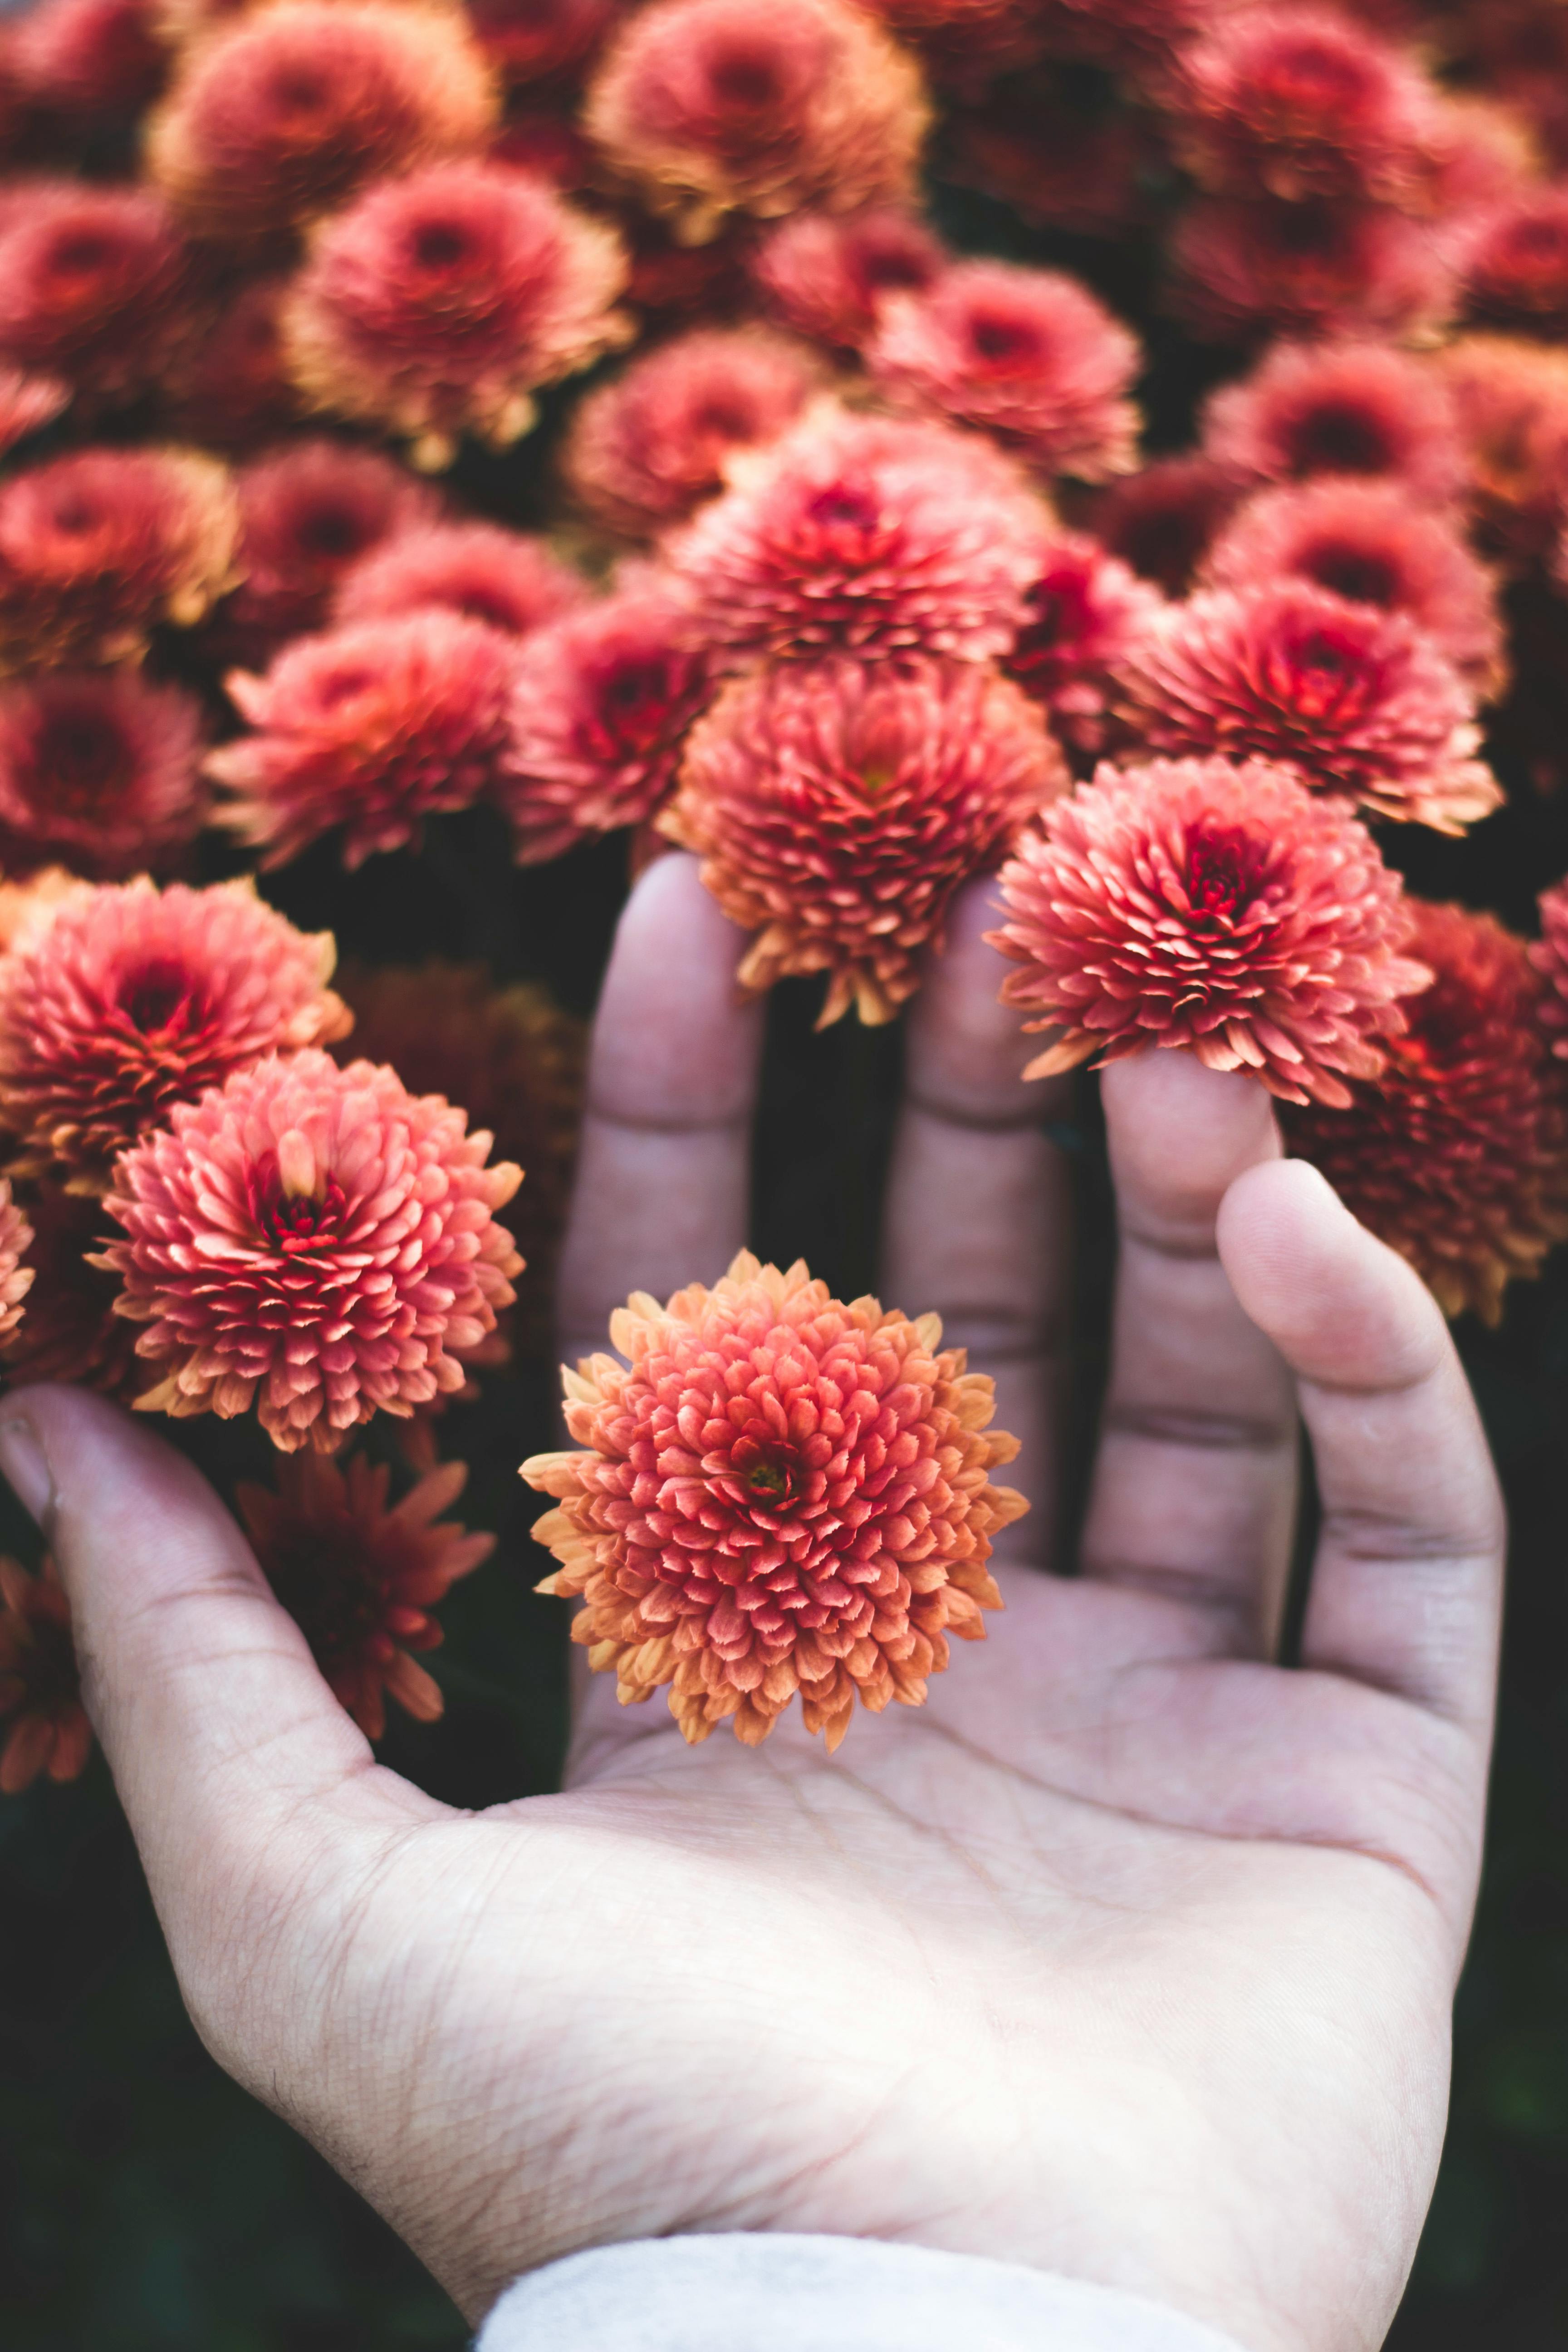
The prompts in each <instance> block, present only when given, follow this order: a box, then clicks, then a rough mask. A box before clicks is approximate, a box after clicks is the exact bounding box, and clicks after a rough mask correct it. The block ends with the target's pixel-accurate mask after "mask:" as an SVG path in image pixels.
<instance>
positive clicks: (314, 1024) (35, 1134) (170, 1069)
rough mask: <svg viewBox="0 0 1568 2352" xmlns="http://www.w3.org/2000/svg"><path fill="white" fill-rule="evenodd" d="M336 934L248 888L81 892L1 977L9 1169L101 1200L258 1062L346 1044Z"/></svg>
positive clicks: (0, 1111)
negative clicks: (183, 1115) (158, 1141)
mask: <svg viewBox="0 0 1568 2352" xmlns="http://www.w3.org/2000/svg"><path fill="white" fill-rule="evenodd" d="M334 955H335V950H334V947H333V943H332V939H331V933H330V932H326V931H322V932H318V933H315V934H310V933H306V932H303V931H298V930H296V929H295V928H294V926H293V924H292V923H290V922H288V921H286V920H285V919H284V918H283V917H282V916H281V915H279V914H278V913H277V912H275V910H274V909H273V908H270V907H268V906H267V905H265V904H264V903H263V901H262V900H261V899H259V898H258V897H257V896H256V892H255V887H254V886H253V885H252V884H251V883H250V882H248V881H244V882H223V883H218V884H216V885H215V886H214V887H212V888H211V889H206V890H193V889H188V888H187V887H185V886H184V884H183V883H179V882H176V883H173V884H171V885H170V887H168V888H167V889H165V890H162V891H160V890H158V889H157V888H155V887H154V886H153V884H152V883H151V882H148V881H145V880H142V881H137V882H129V883H124V884H121V885H119V886H110V885H104V886H102V887H100V888H97V889H93V888H89V887H88V886H87V885H86V884H82V885H80V886H79V887H78V888H77V889H76V890H74V891H73V892H72V893H71V894H70V895H69V896H68V898H63V899H61V900H60V901H59V902H58V906H57V908H56V910H55V912H54V915H53V917H52V919H50V920H48V921H47V922H46V923H45V924H43V926H42V927H41V928H39V929H36V930H29V931H26V932H24V934H23V936H22V938H21V940H19V942H18V944H17V946H16V949H15V950H13V952H12V953H11V954H10V955H8V956H7V957H6V958H5V961H4V962H3V963H0V1125H3V1126H4V1127H5V1129H8V1130H9V1131H10V1133H11V1135H12V1136H13V1137H14V1138H16V1150H15V1152H14V1154H13V1160H12V1165H13V1166H14V1167H15V1168H17V1169H18V1170H20V1171H22V1172H24V1173H26V1174H29V1175H47V1174H49V1173H50V1172H51V1171H54V1172H61V1173H63V1175H64V1177H65V1179H66V1181H67V1182H68V1188H69V1190H70V1191H72V1192H102V1190H103V1189H104V1186H105V1183H106V1181H107V1179H108V1172H109V1170H110V1165H111V1163H112V1162H113V1160H114V1158H115V1155H116V1153H117V1152H120V1151H121V1150H124V1148H125V1147H126V1145H127V1144H129V1143H132V1142H134V1141H135V1139H136V1138H137V1137H138V1136H141V1135H142V1134H144V1133H145V1132H146V1131H147V1130H148V1129H151V1128H154V1127H158V1126H160V1125H162V1124H163V1122H164V1121H165V1120H166V1119H167V1118H168V1117H169V1115H170V1112H171V1111H172V1109H173V1108H174V1105H175V1104H176V1103H182V1102H194V1101H195V1098H196V1097H197V1096H198V1095H200V1094H201V1093H202V1092H203V1091H204V1090H205V1088H206V1087H216V1086H219V1085H221V1084H222V1082H223V1081H224V1079H225V1078H226V1077H227V1076H229V1075H230V1073H231V1072H233V1071H237V1070H244V1069H248V1068H249V1067H250V1066H251V1065H252V1064H254V1063H256V1062H258V1061H260V1060H261V1058H262V1057H263V1055H268V1054H275V1053H279V1052H292V1051H294V1050H296V1049H299V1048H301V1047H304V1046H307V1045H318V1044H322V1043H325V1042H327V1041H329V1040H330V1039H331V1038H333V1037H339V1036H342V1034H343V1033H344V1032H345V1031H346V1029H347V1028H348V1026H349V1014H348V1013H347V1012H346V1010H345V1008H344V1005H343V1002H342V998H341V997H339V996H336V995H334V994H333V992H332V991H331V989H330V988H329V987H328V985H327V982H328V980H329V979H330V977H331V969H332V962H333V959H334Z"/></svg>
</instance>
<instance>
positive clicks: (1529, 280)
mask: <svg viewBox="0 0 1568 2352" xmlns="http://www.w3.org/2000/svg"><path fill="white" fill-rule="evenodd" d="M1460 284H1461V299H1462V302H1463V307H1464V311H1465V315H1466V317H1467V318H1468V319H1471V320H1476V321H1477V322H1478V323H1479V324H1481V325H1484V326H1489V327H1508V328H1511V329H1512V330H1513V331H1514V332H1515V333H1518V334H1526V335H1539V336H1540V337H1541V338H1542V341H1547V342H1558V343H1560V342H1562V341H1564V340H1565V339H1568V185H1563V184H1557V185H1554V186H1552V187H1546V188H1529V189H1526V190H1525V192H1524V193H1523V194H1521V195H1518V196H1516V197H1514V198H1513V199H1512V201H1511V202H1510V203H1508V204H1502V205H1497V206H1495V207H1494V208H1493V209H1492V210H1491V211H1490V212H1489V213H1487V214H1484V215H1482V216H1481V218H1480V219H1479V221H1478V222H1477V223H1476V225H1475V227H1474V230H1473V233H1472V234H1471V236H1469V237H1468V240H1467V245H1466V251H1465V257H1464V262H1463V266H1462V271H1461V279H1460Z"/></svg>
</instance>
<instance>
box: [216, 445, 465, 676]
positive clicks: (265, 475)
mask: <svg viewBox="0 0 1568 2352" xmlns="http://www.w3.org/2000/svg"><path fill="white" fill-rule="evenodd" d="M235 488H236V490H237V492H238V495H239V512H240V538H239V558H238V562H239V568H240V570H241V571H242V572H244V574H245V577H244V579H243V580H242V581H241V583H240V584H239V586H238V587H237V589H236V590H235V592H234V593H233V595H232V596H229V597H227V598H226V599H225V602H224V606H223V610H222V612H221V613H219V614H216V615H215V622H216V628H217V632H218V635H219V638H220V642H221V644H222V647H223V650H224V652H225V653H226V655H227V656H229V658H231V659H236V660H240V661H244V662H256V661H269V660H270V659H271V657H272V656H273V655H274V654H275V653H276V652H278V650H279V647H280V646H282V645H283V644H284V643H285V642H286V641H287V640H288V639H289V637H297V636H300V635H302V634H303V633H304V632H305V631H306V630H307V629H320V628H321V627H323V626H324V625H326V622H327V620H328V618H329V617H330V615H331V604H332V594H333V591H334V590H335V589H336V587H337V585H338V583H339V581H340V580H341V579H342V577H343V574H344V573H345V572H347V571H348V569H349V567H350V565H351V564H354V563H357V562H359V560H360V558H361V557H362V556H363V555H368V554H369V553H370V551H372V549H374V548H377V547H380V546H382V545H383V544H384V542H385V541H388V540H390V539H394V538H395V537H397V536H398V534H399V533H401V532H403V531H405V530H414V529H415V528H416V526H417V525H418V524H421V523H428V522H433V521H434V520H436V517H437V515H438V514H439V512H440V503H439V500H438V499H437V495H436V493H435V491H434V490H432V489H431V488H430V487H429V485H428V483H426V482H420V481H416V480H415V478H413V476H412V475H410V474H409V472H408V471H407V469H406V467H403V466H399V465H397V464H396V463H395V461H394V460H393V459H392V458H391V457H384V456H383V455H382V453H381V451H380V450H378V449H356V448H354V447H353V446H350V445H349V444H348V443H346V442H342V441H331V440H328V439H326V438H325V437H320V438H318V437H316V436H311V437H310V438H309V439H307V440H303V441H293V442H289V443H288V444H286V445H285V446H284V447H282V448H280V449H275V450H272V451H270V452H268V454H267V455H266V456H264V457H253V458H252V459H251V461H250V463H249V464H248V465H247V466H242V467H240V468H239V469H238V471H237V474H236V475H235Z"/></svg>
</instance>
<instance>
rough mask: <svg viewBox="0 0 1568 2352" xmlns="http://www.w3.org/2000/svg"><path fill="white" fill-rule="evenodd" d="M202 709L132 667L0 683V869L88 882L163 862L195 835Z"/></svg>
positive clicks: (40, 673)
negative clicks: (44, 871) (51, 870)
mask: <svg viewBox="0 0 1568 2352" xmlns="http://www.w3.org/2000/svg"><path fill="white" fill-rule="evenodd" d="M202 748H203V738H202V712H201V706H200V704H199V703H198V702H197V701H196V700H195V697H194V696H192V695H189V694H186V693H185V692H184V690H183V689H182V688H179V687H177V686H155V685H153V684H151V683H150V682H149V681H148V680H147V679H146V678H144V677H142V675H141V673H140V672H139V671H137V670H68V669H52V670H51V669H46V670H37V671H34V672H33V674H32V675H31V676H30V677H22V678H15V679H11V680H8V681H6V682H5V683H4V684H0V866H4V867H5V869H6V870H7V871H8V872H10V873H17V872H21V873H26V872H29V871H31V870H32V869H33V868H34V867H37V866H48V865H51V864H53V863H55V862H56V861H63V862H64V863H66V864H67V865H69V866H72V867H74V868H75V870H76V871H77V872H78V873H79V874H86V875H90V876H91V877H94V878H95V879H99V880H106V881H107V880H112V879H114V878H116V877H121V876H124V875H130V874H137V873H141V872H142V871H144V870H145V869H146V868H147V867H149V866H163V865H166V864H167V862H168V860H169V858H170V856H171V855H172V854H174V852H176V851H178V850H179V849H181V848H183V847H184V845H186V844H187V843H188V842H190V841H191V840H192V839H193V838H194V837H195V834H196V832H197V831H198V829H199V827H200V825H201V823H202V817H203V813H204V795H203V793H202V790H201V785H200V781H199V772H200V767H201V757H202Z"/></svg>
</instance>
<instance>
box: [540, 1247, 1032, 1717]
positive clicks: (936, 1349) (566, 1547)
mask: <svg viewBox="0 0 1568 2352" xmlns="http://www.w3.org/2000/svg"><path fill="white" fill-rule="evenodd" d="M610 1339H611V1343H612V1345H613V1346H615V1347H616V1348H617V1349H620V1351H621V1353H622V1354H623V1355H624V1356H626V1358H627V1359H628V1360H629V1365H630V1369H629V1370H628V1369H627V1366H626V1364H620V1363H617V1362H616V1360H615V1358H614V1357H613V1356H594V1357H591V1358H590V1359H589V1360H587V1361H586V1362H584V1363H583V1364H581V1365H580V1366H579V1367H578V1370H577V1371H576V1372H575V1373H571V1372H568V1373H567V1375H566V1409H565V1410H566V1426H567V1428H568V1430H569V1431H570V1432H571V1434H572V1435H573V1437H574V1438H575V1439H576V1441H577V1443H578V1444H579V1445H580V1446H582V1447H584V1449H585V1450H584V1451H583V1452H581V1453H564V1454H535V1455H534V1456H533V1458H532V1459H531V1461H529V1462H525V1463H524V1464H523V1465H522V1475H523V1476H524V1477H525V1478H526V1479H527V1480H528V1483H529V1484H530V1486H536V1487H539V1488H541V1489H542V1491H543V1492H544V1493H546V1494H549V1495H552V1496H554V1497H555V1498H556V1503H557V1507H556V1508H555V1509H554V1510H551V1511H547V1512H546V1513H545V1515H544V1517H542V1519H540V1520H539V1521H538V1523H537V1524H536V1526H535V1528H534V1530H533V1532H534V1536H535V1538H536V1539H537V1540H538V1541H539V1542H541V1543H542V1544H547V1545H548V1546H549V1548H550V1549H551V1550H552V1552H553V1553H554V1555H555V1558H556V1559H558V1560H559V1561H560V1562H561V1566H560V1568H559V1569H558V1570H556V1571H555V1573H554V1574H553V1575H552V1576H549V1577H547V1578H546V1579H545V1580H544V1582H543V1583H542V1585H541V1586H540V1591H542V1592H552V1593H555V1594H558V1595H560V1596H561V1597H562V1598H563V1599H569V1598H575V1597H577V1596H578V1595H579V1594H580V1595H582V1596H584V1600H585V1602H586V1606H585V1607H584V1609H583V1610H582V1611H581V1612H579V1614H578V1616H577V1617H576V1619H575V1620H574V1623H573V1627H572V1638H573V1640H574V1641H575V1642H580V1643H583V1644H584V1647H585V1648H586V1649H587V1652H588V1662H589V1664H590V1665H592V1666H594V1667H595V1668H597V1669H599V1670H600V1671H605V1670H609V1669H613V1670H614V1672H615V1674H616V1679H617V1682H618V1685H619V1696H620V1698H621V1700H622V1702H623V1703H627V1702H632V1701H636V1700H638V1699H644V1698H647V1696H649V1695H650V1693H652V1692H653V1691H655V1690H658V1689H660V1688H662V1687H665V1686H668V1690H669V1709H670V1713H671V1714H672V1715H673V1716H674V1717H675V1719H676V1721H677V1723H678V1724H679V1726H680V1729H681V1732H682V1735H683V1736H684V1737H685V1738H687V1739H689V1740H691V1741H697V1740H701V1739H706V1738H707V1737H708V1735H709V1733H710V1731H711V1730H712V1729H713V1728H714V1727H715V1725H717V1724H720V1723H723V1722H725V1721H726V1720H729V1721H731V1722H732V1723H733V1725H734V1727H735V1731H736V1735H737V1737H738V1738H741V1739H742V1740H744V1741H745V1742H746V1744H747V1746H748V1747H754V1746H756V1744H757V1743H758V1742H759V1741H760V1740H763V1739H765V1738H767V1736H768V1733H769V1732H770V1731H771V1730H772V1729H773V1725H774V1723H775V1722H776V1721H777V1719H778V1717H779V1716H780V1715H782V1714H783V1712H784V1709H785V1707H787V1706H788V1705H789V1703H790V1701H791V1699H793V1698H794V1697H795V1694H796V1693H797V1692H798V1693H799V1695H800V1699H801V1707H802V1713H803V1716H804V1719H805V1727H806V1729H807V1730H808V1731H812V1732H816V1731H821V1732H823V1733H825V1734H826V1740H827V1745H828V1747H829V1748H837V1745H838V1742H839V1741H840V1740H841V1739H842V1738H843V1737H844V1734H845V1732H846V1731H847V1729H848V1727H849V1720H850V1717H851V1716H852V1715H853V1713H854V1711H855V1702H856V1700H857V1698H858V1700H859V1701H860V1704H861V1705H862V1706H868V1707H870V1708H871V1709H872V1710H873V1711H874V1712H878V1711H879V1710H880V1709H881V1708H882V1707H884V1706H887V1705H888V1703H889V1700H893V1699H896V1700H898V1701H900V1703H901V1704H902V1705H904V1706H920V1705H921V1702H922V1701H923V1699H924V1697H925V1696H926V1682H927V1677H928V1676H929V1675H933V1674H939V1673H941V1672H942V1669H943V1668H944V1667H945V1666H946V1664H947V1663H948V1648H947V1636H948V1635H949V1634H956V1635H957V1636H958V1637H959V1638H960V1640H963V1641H978V1640H981V1639H983V1638H984V1631H985V1628H984V1620H983V1617H982V1614H981V1612H983V1611H984V1610H986V1609H999V1608H1000V1607H1001V1605H1002V1601H1001V1595H1000V1593H999V1592H998V1591H997V1590H996V1586H995V1583H994V1580H993V1579H992V1577H991V1576H990V1574H989V1572H988V1571H987V1569H986V1566H985V1563H986V1560H987V1559H989V1558H990V1554H991V1538H992V1537H993V1536H994V1534H995V1532H996V1531H997V1529H998V1528H1004V1527H1005V1526H1006V1525H1007V1524H1008V1523H1009V1521H1011V1520H1013V1519H1016V1518H1017V1517H1020V1516H1021V1514H1022V1513H1023V1512H1024V1511H1025V1510H1026V1508H1027V1505H1026V1502H1025V1500H1024V1497H1023V1496H1021V1495H1019V1494H1017V1493H1016V1492H1015V1490H1014V1489H1012V1488H1011V1487H1007V1486H993V1485H992V1484H991V1473H992V1472H993V1470H995V1469H997V1468H999V1467H1000V1466H1001V1465H1002V1464H1004V1463H1005V1462H1010V1461H1012V1460H1013V1459H1014V1457H1015V1455H1016V1453H1017V1451H1018V1443H1017V1440H1016V1438H1013V1437H1009V1436H1007V1435H1005V1433H1003V1432H1002V1431H1000V1430H992V1429H991V1428H990V1422H991V1416H992V1414H993V1412H994V1410H995V1404H994V1393H993V1383H992V1382H991V1381H990V1380H989V1379H987V1378H986V1377H985V1376H984V1374H983V1373H978V1372H971V1371H968V1370H966V1369H965V1358H964V1353H963V1349H947V1350H945V1351H942V1325H941V1323H940V1322H939V1321H938V1319H937V1318H936V1317H935V1316H934V1315H923V1316H921V1318H920V1319H919V1320H918V1321H915V1322H911V1321H910V1318H909V1317H908V1316H905V1315H900V1314H898V1313H896V1312H889V1311H888V1310H886V1309H884V1308H883V1307H881V1306H880V1305H879V1303H878V1301H877V1300H876V1299H874V1298H858V1299H856V1300H854V1301H853V1302H852V1303H851V1304H850V1305H848V1306H843V1305H840V1304H839V1302H838V1301H837V1300H836V1299H833V1298H830V1297H829V1296H828V1292H827V1286H826V1283H821V1282H813V1281H812V1279H811V1277H810V1276H809V1275H808V1274H807V1272H806V1270H805V1266H804V1265H794V1266H792V1267H791V1268H790V1269H789V1271H788V1273H787V1274H781V1273H780V1271H779V1269H778V1268H777V1267H776V1266H772V1265H758V1263H757V1261H756V1259H755V1258H754V1257H752V1256H751V1255H750V1254H749V1253H748V1252H746V1251H744V1250H742V1253H741V1255H740V1256H739V1257H737V1258H736V1259H735V1261H734V1263H733V1265H731V1268H730V1270H729V1272H728V1274H727V1275H726V1276H724V1278H723V1280H722V1281H721V1282H719V1283H717V1284H716V1285H715V1286H714V1287H713V1288H712V1289H711V1290H708V1289H705V1288H704V1287H703V1286H701V1284H700V1283H693V1284H692V1285H691V1286H690V1288H689V1289H687V1290H680V1291H677V1293H676V1295H675V1297H673V1298H672V1299H670V1301H669V1303H668V1306H666V1307H661V1306H660V1305H659V1303H658V1300H657V1299H655V1298H650V1297H648V1296H647V1293H646V1292H643V1291H637V1292H635V1293H634V1294H633V1296H632V1297H631V1299H630V1300H629V1301H628V1303H627V1305H626V1307H624V1308H621V1309H619V1310H618V1311H617V1312H616V1314H615V1315H614V1316H613V1317H612V1318H611V1321H610Z"/></svg>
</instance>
